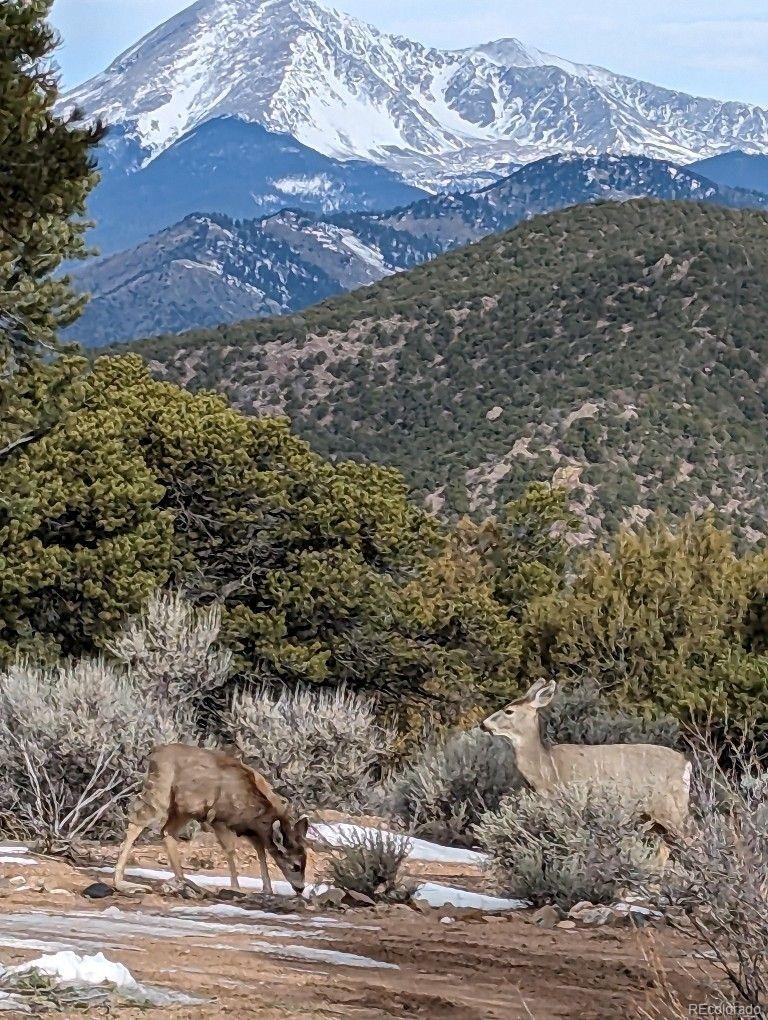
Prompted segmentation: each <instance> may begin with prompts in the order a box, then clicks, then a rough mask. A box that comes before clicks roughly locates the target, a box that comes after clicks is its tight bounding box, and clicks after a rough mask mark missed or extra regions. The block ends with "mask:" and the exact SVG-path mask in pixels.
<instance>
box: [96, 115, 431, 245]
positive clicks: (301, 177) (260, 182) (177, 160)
mask: <svg viewBox="0 0 768 1020" xmlns="http://www.w3.org/2000/svg"><path fill="white" fill-rule="evenodd" d="M147 159H148V157H147V154H146V153H144V152H142V151H141V150H140V149H139V147H138V145H137V143H136V142H135V141H134V140H133V139H132V138H130V137H129V136H127V135H126V134H125V133H124V132H123V130H122V129H121V128H120V127H117V128H114V129H113V130H112V132H111V133H110V135H109V136H108V137H107V140H106V142H105V143H104V148H103V150H102V152H101V154H100V157H99V169H100V170H101V173H102V180H101V183H100V184H99V185H98V186H97V188H96V189H95V191H94V192H93V195H92V196H91V199H90V203H89V207H88V213H89V216H90V218H91V219H93V220H95V221H97V226H96V227H95V228H94V229H93V230H92V231H91V232H90V234H89V241H90V243H91V244H95V245H96V246H97V247H98V248H99V249H100V251H101V253H102V254H104V255H106V254H110V253H112V252H115V251H119V250H121V249H123V248H128V247H132V246H133V245H135V244H137V243H139V242H141V241H143V240H145V239H146V238H147V237H149V236H150V235H151V234H154V233H156V232H157V231H159V230H162V229H163V228H165V227H168V226H171V225H172V224H174V223H177V222H179V221H180V220H182V219H183V218H184V217H185V216H187V215H189V214H190V213H193V212H196V211H198V212H210V211H215V212H217V213H222V214H224V215H226V216H230V217H232V218H233V219H252V218H254V217H259V216H268V215H270V214H272V213H275V212H278V211H279V210H280V209H284V208H285V207H286V206H295V207H298V208H301V209H304V210H306V211H308V212H312V213H317V214H329V213H334V212H344V211H352V210H354V211H356V212H359V211H364V212H365V211H369V212H376V211H380V210H385V209H391V208H393V207H395V206H401V205H407V204H409V203H411V202H414V201H416V200H417V199H419V198H424V197H425V195H426V194H427V193H426V192H425V191H422V190H421V189H420V188H415V187H413V186H411V185H409V184H406V183H405V182H404V181H403V180H402V179H401V178H400V177H399V176H398V175H397V174H396V173H394V172H393V171H391V170H388V169H386V168H385V167H381V166H376V165H374V164H372V163H366V162H364V161H362V160H349V161H341V160H336V159H331V158H330V157H329V156H324V155H322V154H321V153H319V152H315V151H314V149H310V148H308V147H307V146H306V145H302V144H301V143H300V142H297V141H296V140H295V139H294V138H292V137H291V136H290V135H282V134H275V133H274V132H271V131H267V130H266V129H265V128H263V127H261V126H260V125H259V124H253V123H247V122H246V121H243V120H240V119H238V118H236V117H218V118H215V119H213V120H209V121H207V122H206V123H204V124H202V125H200V127H198V128H195V129H194V130H192V131H190V132H189V134H187V135H185V136H184V137H183V138H181V139H180V140H179V141H178V142H176V143H175V144H173V145H171V146H170V147H169V148H168V149H166V150H165V151H164V152H162V153H160V155H158V156H157V157H156V158H155V159H152V160H149V161H147Z"/></svg>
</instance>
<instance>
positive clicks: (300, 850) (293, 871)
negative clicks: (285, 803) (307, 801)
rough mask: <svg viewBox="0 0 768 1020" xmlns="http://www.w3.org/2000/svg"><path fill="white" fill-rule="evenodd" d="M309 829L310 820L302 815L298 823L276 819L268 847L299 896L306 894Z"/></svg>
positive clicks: (285, 819) (288, 819) (287, 819)
mask: <svg viewBox="0 0 768 1020" xmlns="http://www.w3.org/2000/svg"><path fill="white" fill-rule="evenodd" d="M308 829H309V818H307V816H306V815H302V817H301V818H299V820H298V821H297V822H294V821H292V820H291V819H290V818H282V819H281V818H276V819H275V821H274V822H273V823H272V830H271V837H272V838H271V840H270V845H269V846H268V847H267V849H268V850H269V853H270V856H271V857H272V858H273V860H274V862H275V864H276V865H277V866H278V868H279V869H280V871H282V873H283V875H284V877H285V878H286V880H287V881H288V882H290V883H291V888H292V889H293V891H294V892H295V893H297V894H298V895H301V893H302V892H304V885H305V874H306V870H307V830H308Z"/></svg>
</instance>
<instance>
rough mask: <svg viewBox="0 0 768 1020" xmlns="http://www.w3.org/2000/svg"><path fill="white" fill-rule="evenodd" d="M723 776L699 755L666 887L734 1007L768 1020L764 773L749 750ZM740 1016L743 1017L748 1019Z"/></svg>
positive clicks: (714, 759)
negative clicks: (683, 835) (688, 818)
mask: <svg viewBox="0 0 768 1020" xmlns="http://www.w3.org/2000/svg"><path fill="white" fill-rule="evenodd" d="M730 750H731V754H730V762H729V767H728V769H727V770H726V769H725V768H724V767H723V766H722V765H721V764H720V760H719V758H718V755H717V753H716V752H715V751H714V750H713V749H712V748H711V747H707V746H704V747H703V748H701V747H700V748H699V752H698V755H697V757H696V759H695V760H696V766H697V767H696V769H695V772H694V797H693V820H692V832H691V836H690V838H689V839H687V840H685V841H684V843H683V844H682V845H681V846H680V847H679V848H678V849H677V852H676V868H675V871H674V873H673V874H672V875H671V876H670V881H669V882H667V883H666V884H665V888H666V890H667V892H668V894H669V896H670V898H673V899H677V901H678V902H679V903H681V904H683V905H684V906H686V907H687V908H688V912H689V920H690V924H691V929H692V931H693V933H694V935H695V936H696V938H697V940H698V941H699V942H700V943H704V945H706V946H707V947H708V949H709V950H710V955H711V956H712V958H713V959H714V960H715V962H716V964H717V966H718V967H719V969H720V971H721V972H722V974H723V975H724V977H725V978H726V980H727V982H728V983H729V985H730V993H731V995H730V996H729V998H732V995H733V993H735V994H736V995H737V997H738V1001H739V1003H740V1004H741V1005H742V1006H743V1007H744V1008H745V1010H746V1008H749V1009H750V1011H751V1012H750V1013H749V1015H751V1016H766V1015H768V774H766V772H765V770H764V768H763V767H762V766H761V764H760V763H759V762H758V761H757V760H756V759H755V758H754V757H753V755H752V754H751V753H750V751H749V750H745V749H744V748H743V747H742V748H733V747H731V748H730ZM745 1015H747V1014H746V1013H745Z"/></svg>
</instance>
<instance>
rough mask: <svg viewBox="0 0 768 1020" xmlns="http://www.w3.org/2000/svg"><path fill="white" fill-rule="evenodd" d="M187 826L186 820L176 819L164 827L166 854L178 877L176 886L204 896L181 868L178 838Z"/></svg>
mask: <svg viewBox="0 0 768 1020" xmlns="http://www.w3.org/2000/svg"><path fill="white" fill-rule="evenodd" d="M185 825H186V820H185V819H179V818H174V819H172V820H171V821H169V822H168V823H166V825H165V826H163V843H164V845H165V852H166V853H167V854H168V863H169V864H170V865H171V868H172V869H173V873H174V875H175V876H176V884H177V885H178V886H180V887H181V888H182V889H183V888H185V887H186V888H188V889H190V890H191V891H192V892H195V893H199V894H202V889H200V888H199V887H198V886H196V885H195V883H194V882H192V881H191V880H190V879H188V878H186V877H185V875H184V869H183V868H182V866H181V858H180V857H179V845H178V843H177V842H176V837H177V835H178V834H179V832H180V831H181V829H183V828H184V826H185Z"/></svg>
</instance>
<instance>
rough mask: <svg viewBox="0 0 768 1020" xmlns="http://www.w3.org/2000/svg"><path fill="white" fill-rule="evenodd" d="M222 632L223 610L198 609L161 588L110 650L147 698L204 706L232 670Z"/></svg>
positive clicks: (111, 645) (230, 657)
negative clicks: (221, 644)
mask: <svg viewBox="0 0 768 1020" xmlns="http://www.w3.org/2000/svg"><path fill="white" fill-rule="evenodd" d="M220 630H221V610H220V607H219V606H217V605H215V606H209V607H203V608H196V607H194V606H193V605H192V604H191V603H190V602H188V601H187V600H186V599H185V598H184V597H183V595H182V594H181V593H180V592H173V591H162V590H161V591H158V592H156V593H155V594H154V595H153V596H152V598H151V599H150V600H149V602H148V603H147V605H146V606H145V608H144V611H143V612H142V613H141V614H140V615H138V616H136V617H134V618H133V619H131V620H129V621H128V623H126V624H125V626H124V627H123V629H122V630H121V632H120V633H119V634H118V635H117V636H116V637H115V638H113V639H112V640H111V641H110V642H108V643H107V645H106V648H107V651H108V652H109V654H110V655H111V656H113V657H114V658H115V659H116V660H117V661H118V662H121V663H122V664H123V665H124V666H125V667H126V668H127V669H128V670H130V672H131V676H132V678H133V682H134V684H135V686H136V687H137V688H138V689H139V690H141V691H143V692H144V693H145V694H147V695H148V696H150V697H153V698H157V699H160V700H161V701H164V702H168V703H170V704H174V705H180V704H188V705H190V706H199V704H200V702H201V701H202V700H203V699H204V698H206V697H207V696H209V695H211V694H212V693H214V692H215V691H218V690H220V689H221V688H222V687H223V686H224V685H225V684H226V682H227V678H228V677H229V674H230V670H231V668H232V652H231V651H230V650H229V649H227V648H224V647H221V646H220V645H219V644H218V641H219V632H220Z"/></svg>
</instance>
